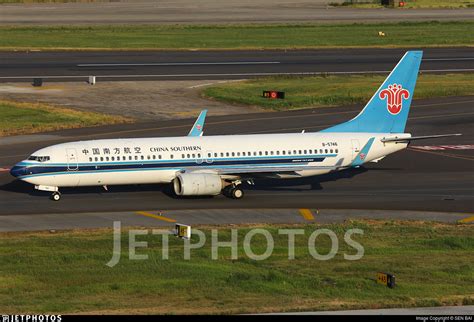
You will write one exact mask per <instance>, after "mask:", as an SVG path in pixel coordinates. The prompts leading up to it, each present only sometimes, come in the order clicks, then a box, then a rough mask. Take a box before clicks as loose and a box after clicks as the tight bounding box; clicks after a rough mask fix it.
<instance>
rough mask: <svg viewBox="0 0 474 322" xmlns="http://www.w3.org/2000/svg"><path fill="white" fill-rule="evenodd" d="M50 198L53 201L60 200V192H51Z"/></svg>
mask: <svg viewBox="0 0 474 322" xmlns="http://www.w3.org/2000/svg"><path fill="white" fill-rule="evenodd" d="M51 200H53V201H59V200H61V194H60V193H59V192H57V191H56V192H53V194H52V195H51Z"/></svg>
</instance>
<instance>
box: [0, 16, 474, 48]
mask: <svg viewBox="0 0 474 322" xmlns="http://www.w3.org/2000/svg"><path fill="white" fill-rule="evenodd" d="M379 31H383V32H384V33H385V36H384V37H380V36H379V35H378V32H379ZM473 34H474V21H465V22H419V23H416V22H410V23H386V24H385V23H384V24H382V23H376V24H337V25H329V24H327V25H325V24H300V25H292V24H283V25H250V24H249V25H212V26H211V25H207V26H206V25H195V26H191V25H189V26H186V25H172V26H162V25H160V26H157V25H139V26H137V25H134V26H129V25H125V26H56V27H52V26H33V27H6V26H3V27H0V49H4V50H12V49H89V50H92V49H269V48H277V49H278V48H325V47H416V48H419V47H430V46H472V45H474V38H473V37H472V35H473Z"/></svg>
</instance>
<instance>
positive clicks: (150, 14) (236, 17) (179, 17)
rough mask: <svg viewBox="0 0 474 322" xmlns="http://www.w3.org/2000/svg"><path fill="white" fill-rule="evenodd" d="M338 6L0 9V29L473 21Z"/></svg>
mask: <svg viewBox="0 0 474 322" xmlns="http://www.w3.org/2000/svg"><path fill="white" fill-rule="evenodd" d="M331 2H339V3H340V2H342V1H340V0H334V1H331V0H329V1H328V0H313V1H307V0H292V1H288V0H240V1H231V0H221V1H214V0H200V1H199V5H198V4H196V1H193V0H173V1H152V0H140V1H110V2H89V3H50V4H47V3H46V4H45V3H41V4H34V3H28V4H2V6H1V13H0V24H3V25H70V24H79V25H87V24H224V23H290V22H298V23H302V22H306V23H310V22H311V23H314V22H318V23H334V22H357V23H360V22H364V21H371V22H375V21H382V22H387V21H391V22H393V21H433V20H444V21H453V20H461V19H465V20H467V19H473V18H474V10H473V9H472V8H462V9H446V8H444V9H443V8H437V9H416V10H413V9H408V10H403V9H402V10H397V9H386V8H379V9H361V8H348V7H338V8H336V7H331V6H328V4H329V3H331Z"/></svg>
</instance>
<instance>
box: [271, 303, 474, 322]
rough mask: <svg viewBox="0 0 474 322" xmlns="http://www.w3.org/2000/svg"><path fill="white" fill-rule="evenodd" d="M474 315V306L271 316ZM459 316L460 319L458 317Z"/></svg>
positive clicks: (318, 312) (461, 317) (430, 317)
mask: <svg viewBox="0 0 474 322" xmlns="http://www.w3.org/2000/svg"><path fill="white" fill-rule="evenodd" d="M473 314H474V305H463V306H436V307H411V308H396V309H372V310H341V311H316V312H289V313H276V314H271V315H416V316H422V317H425V318H426V319H427V320H428V319H430V320H434V319H436V317H437V316H446V315H447V316H448V317H447V318H448V319H449V318H450V317H453V319H455V318H459V320H461V319H462V320H465V319H466V318H470V317H471V316H472V315H473ZM458 316H459V317H458Z"/></svg>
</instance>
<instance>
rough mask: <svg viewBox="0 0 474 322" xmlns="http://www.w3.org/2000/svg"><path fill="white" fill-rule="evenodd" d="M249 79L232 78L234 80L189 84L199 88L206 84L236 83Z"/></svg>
mask: <svg viewBox="0 0 474 322" xmlns="http://www.w3.org/2000/svg"><path fill="white" fill-rule="evenodd" d="M245 80H247V79H232V80H225V81H218V82H213V83H206V84H199V85H194V86H189V87H188V88H199V87H204V86H210V85H214V84H225V83H236V82H242V81H245Z"/></svg>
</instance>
